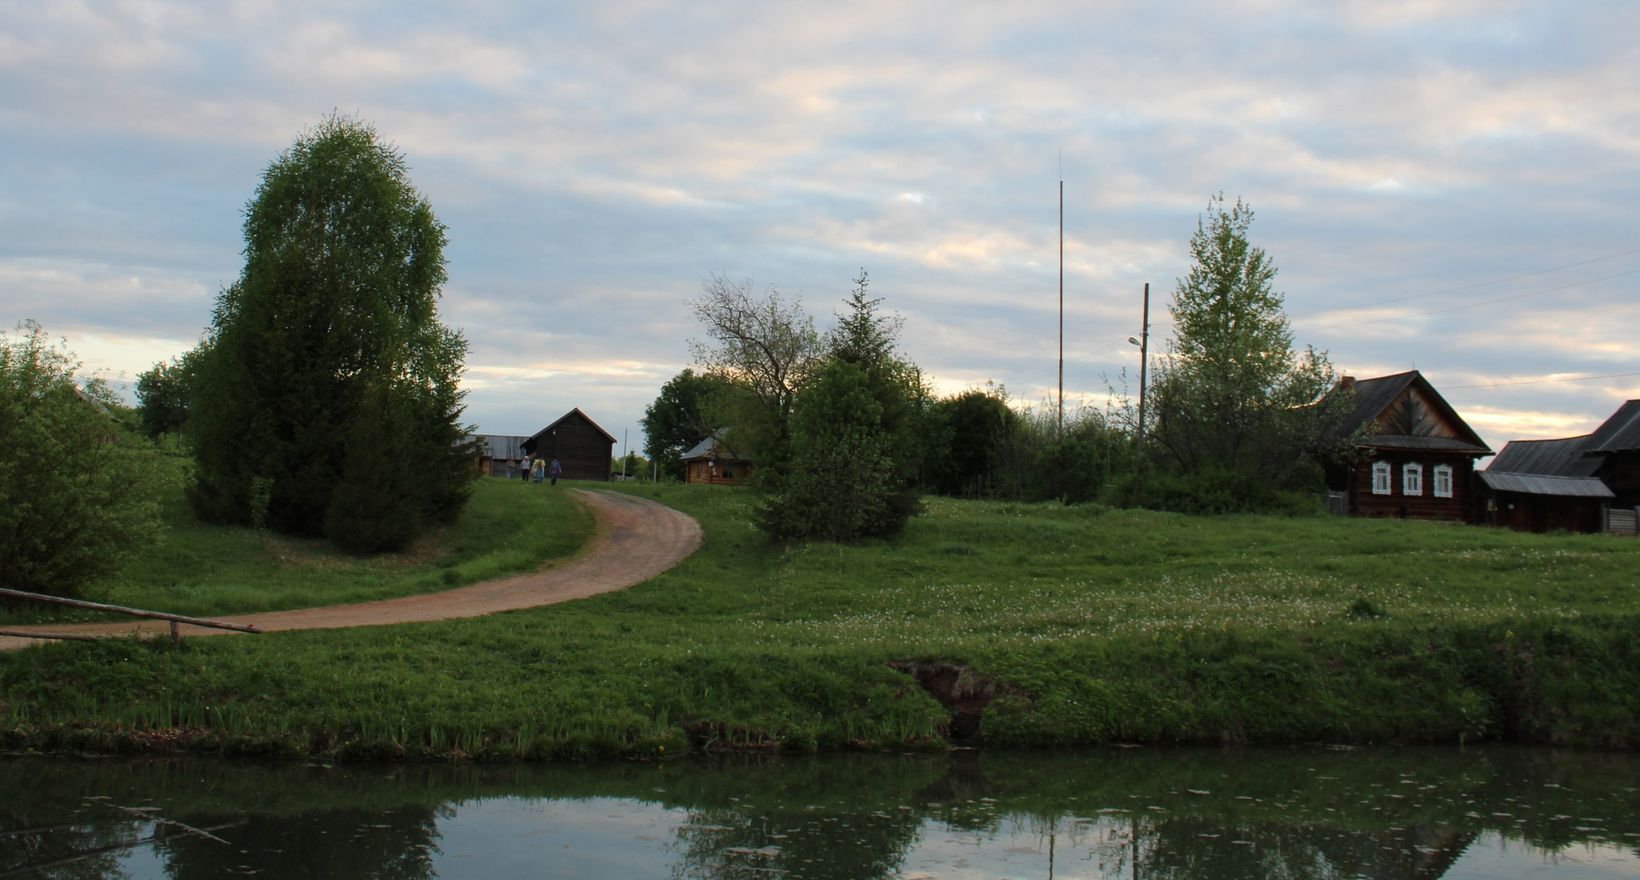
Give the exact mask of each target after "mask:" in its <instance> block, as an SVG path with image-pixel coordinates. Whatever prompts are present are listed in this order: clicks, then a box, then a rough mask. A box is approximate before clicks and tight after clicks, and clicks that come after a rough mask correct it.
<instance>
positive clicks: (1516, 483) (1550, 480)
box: [1480, 468, 1617, 498]
mask: <svg viewBox="0 0 1640 880" xmlns="http://www.w3.org/2000/svg"><path fill="white" fill-rule="evenodd" d="M1480 478H1481V482H1483V483H1485V484H1486V485H1488V486H1490V487H1491V488H1492V489H1493V491H1496V492H1519V493H1520V494H1522V495H1557V496H1560V497H1562V498H1615V497H1617V496H1616V495H1614V494H1612V490H1611V489H1609V488H1607V487H1606V484H1605V483H1602V482H1600V481H1599V480H1597V479H1595V478H1594V477H1556V476H1547V475H1544V474H1516V473H1508V472H1503V471H1498V470H1496V469H1494V468H1487V469H1486V470H1484V471H1481V472H1480Z"/></svg>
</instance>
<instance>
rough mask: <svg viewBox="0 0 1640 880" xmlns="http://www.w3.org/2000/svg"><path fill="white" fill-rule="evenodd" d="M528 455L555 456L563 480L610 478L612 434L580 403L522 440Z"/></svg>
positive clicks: (542, 457) (532, 456)
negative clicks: (594, 419) (583, 410)
mask: <svg viewBox="0 0 1640 880" xmlns="http://www.w3.org/2000/svg"><path fill="white" fill-rule="evenodd" d="M523 448H524V451H525V452H527V453H529V455H530V457H531V458H541V459H545V460H547V461H551V460H552V459H554V458H556V459H558V463H559V464H560V465H561V466H562V467H563V469H564V471H563V476H564V479H566V480H603V481H605V482H607V481H608V480H609V461H610V458H612V457H613V453H614V451H615V437H614V435H612V434H610V433H609V432H608V431H605V430H604V429H603V428H600V427H598V423H597V422H594V421H593V420H592V418H591V417H590V416H588V415H587V414H586V413H584V412H581V408H580V407H576V408H575V409H572V410H570V411H569V412H567V413H564V415H563V416H562V417H561V418H559V419H558V421H556V422H553V423H552V424H550V425H548V426H546V427H545V428H542V429H541V430H539V431H536V432H535V433H534V434H533V435H531V436H530V438H529V439H528V440H525V441H524V443H523Z"/></svg>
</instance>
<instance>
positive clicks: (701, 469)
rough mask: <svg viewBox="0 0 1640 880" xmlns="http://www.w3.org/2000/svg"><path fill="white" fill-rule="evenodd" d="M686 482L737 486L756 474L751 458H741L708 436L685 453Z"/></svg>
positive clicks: (684, 471) (684, 475) (684, 476)
mask: <svg viewBox="0 0 1640 880" xmlns="http://www.w3.org/2000/svg"><path fill="white" fill-rule="evenodd" d="M681 461H682V462H683V481H684V482H685V483H702V484H707V485H713V486H734V485H738V484H740V483H744V482H746V480H747V479H748V478H750V477H751V475H752V462H751V460H750V459H747V458H743V457H741V456H740V455H737V454H736V453H735V451H734V450H733V449H731V448H729V447H728V446H727V445H725V444H724V443H723V441H721V440H719V439H718V438H716V437H707V438H706V439H705V440H702V441H700V442H699V443H697V444H695V446H694V448H693V449H690V450H689V451H688V452H685V453H684V454H683V457H682V459H681Z"/></svg>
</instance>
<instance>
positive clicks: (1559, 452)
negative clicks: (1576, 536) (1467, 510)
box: [1479, 400, 1640, 534]
mask: <svg viewBox="0 0 1640 880" xmlns="http://www.w3.org/2000/svg"><path fill="white" fill-rule="evenodd" d="M1480 478H1481V489H1482V491H1483V493H1484V495H1485V497H1484V498H1483V499H1482V506H1481V509H1480V514H1479V518H1480V519H1481V521H1482V522H1486V523H1490V524H1493V525H1501V526H1509V527H1510V528H1515V529H1521V530H1525V531H1534V532H1546V531H1553V530H1557V529H1564V530H1566V531H1574V532H1595V531H1618V532H1625V533H1628V534H1633V533H1634V532H1635V523H1636V520H1637V519H1640V510H1637V508H1640V400H1631V401H1628V402H1627V403H1624V404H1623V405H1622V406H1621V407H1619V408H1618V410H1617V412H1615V413H1613V414H1612V416H1611V418H1609V419H1607V420H1606V421H1605V422H1604V423H1602V424H1601V425H1600V427H1598V428H1596V429H1595V430H1594V432H1593V433H1590V434H1584V435H1583V436H1581V437H1565V438H1561V439H1557V440H1516V441H1514V442H1511V443H1508V444H1505V445H1504V447H1503V451H1502V452H1500V453H1498V457H1497V458H1495V459H1493V460H1492V463H1491V464H1490V465H1488V466H1487V468H1486V470H1484V471H1482V472H1481V473H1480Z"/></svg>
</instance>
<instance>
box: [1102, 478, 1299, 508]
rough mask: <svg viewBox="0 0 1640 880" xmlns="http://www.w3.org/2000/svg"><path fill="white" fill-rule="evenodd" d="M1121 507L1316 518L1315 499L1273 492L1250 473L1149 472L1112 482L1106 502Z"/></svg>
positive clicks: (1276, 489)
mask: <svg viewBox="0 0 1640 880" xmlns="http://www.w3.org/2000/svg"><path fill="white" fill-rule="evenodd" d="M1107 497H1108V498H1109V500H1110V502H1111V503H1113V504H1116V505H1119V506H1122V507H1145V508H1149V509H1151V510H1167V511H1172V512H1175V513H1190V514H1222V513H1271V514H1284V515H1287V516H1309V515H1312V514H1318V513H1320V512H1321V507H1320V505H1319V504H1318V503H1317V502H1316V499H1315V496H1314V495H1312V494H1310V493H1304V492H1294V491H1291V490H1286V489H1282V488H1279V487H1278V486H1276V485H1274V484H1273V483H1271V481H1270V480H1269V478H1267V477H1265V476H1264V475H1263V474H1260V473H1257V472H1255V471H1250V470H1227V469H1225V468H1217V467H1206V468H1203V469H1201V470H1199V471H1196V472H1194V473H1189V474H1181V473H1175V472H1172V471H1166V470H1159V469H1150V470H1147V471H1146V472H1145V473H1144V474H1143V475H1139V474H1134V473H1131V472H1130V473H1127V474H1123V475H1122V476H1121V478H1119V479H1117V480H1114V481H1112V484H1111V487H1110V491H1109V494H1108V496H1107Z"/></svg>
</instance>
